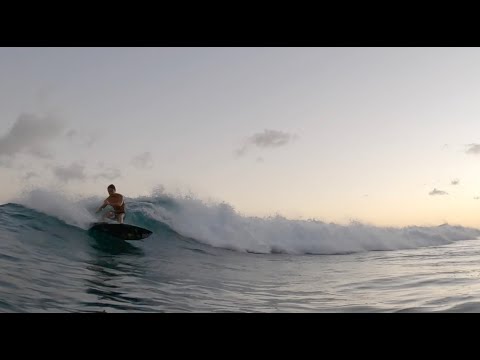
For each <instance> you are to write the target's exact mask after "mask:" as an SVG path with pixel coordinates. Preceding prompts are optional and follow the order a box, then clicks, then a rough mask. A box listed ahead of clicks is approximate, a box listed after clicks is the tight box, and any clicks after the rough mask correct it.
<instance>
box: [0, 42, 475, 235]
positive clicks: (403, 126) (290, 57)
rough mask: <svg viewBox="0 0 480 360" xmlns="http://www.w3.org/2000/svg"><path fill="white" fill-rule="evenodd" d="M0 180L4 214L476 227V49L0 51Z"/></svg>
mask: <svg viewBox="0 0 480 360" xmlns="http://www.w3.org/2000/svg"><path fill="white" fill-rule="evenodd" d="M0 174H1V175H0V179H1V184H2V186H1V187H0V203H2V204H3V203H7V202H9V201H12V199H14V198H15V197H16V196H18V194H21V193H24V192H27V191H30V190H31V189H34V188H37V187H39V188H45V189H49V190H53V191H59V192H64V193H69V194H76V195H78V196H80V197H88V196H102V197H105V196H106V195H107V193H106V187H107V185H108V184H110V183H114V184H115V185H116V186H117V190H118V191H119V192H120V193H122V194H124V195H126V196H127V197H137V196H142V195H149V194H150V193H151V192H152V190H153V189H155V188H157V187H159V186H163V187H164V188H165V190H166V192H168V193H176V192H181V193H187V192H191V193H192V194H194V195H195V196H196V197H198V198H201V199H213V200H214V201H218V202H226V203H228V204H230V205H232V206H233V207H234V208H235V210H236V211H238V212H239V213H241V214H243V215H245V216H269V215H275V214H280V215H283V216H285V217H288V218H292V219H309V218H316V219H319V220H322V221H328V222H335V223H345V222H349V221H350V220H357V221H361V222H365V223H369V224H374V225H378V226H390V225H392V226H406V225H429V226H430V225H439V224H441V223H444V222H448V223H450V224H451V225H464V226H474V227H480V200H479V198H480V48H244V47H243V48H228V47H226V48H0Z"/></svg>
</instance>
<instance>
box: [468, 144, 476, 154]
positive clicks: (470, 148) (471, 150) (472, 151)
mask: <svg viewBox="0 0 480 360" xmlns="http://www.w3.org/2000/svg"><path fill="white" fill-rule="evenodd" d="M467 148H468V149H467V151H465V153H467V154H480V144H468V145H467Z"/></svg>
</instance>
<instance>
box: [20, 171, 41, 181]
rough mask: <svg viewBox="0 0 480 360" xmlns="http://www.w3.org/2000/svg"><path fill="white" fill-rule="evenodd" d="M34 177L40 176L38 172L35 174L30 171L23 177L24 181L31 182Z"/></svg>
mask: <svg viewBox="0 0 480 360" xmlns="http://www.w3.org/2000/svg"><path fill="white" fill-rule="evenodd" d="M32 177H38V174H37V173H36V172H33V171H29V172H27V173H26V174H25V176H24V177H23V179H24V180H30V179H31V178H32Z"/></svg>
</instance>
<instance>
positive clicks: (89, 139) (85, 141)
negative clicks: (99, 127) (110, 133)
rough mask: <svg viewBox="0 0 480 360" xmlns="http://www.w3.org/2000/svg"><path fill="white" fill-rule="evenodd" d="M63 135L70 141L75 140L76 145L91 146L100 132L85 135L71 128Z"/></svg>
mask: <svg viewBox="0 0 480 360" xmlns="http://www.w3.org/2000/svg"><path fill="white" fill-rule="evenodd" d="M65 136H66V137H68V138H69V140H70V141H74V140H75V141H76V142H77V144H78V145H80V146H84V147H91V146H92V145H93V144H95V143H96V142H97V140H98V139H99V138H100V134H99V133H98V132H94V133H90V134H88V135H86V134H80V133H79V132H78V131H77V130H73V129H71V130H69V131H68V132H67V133H66V134H65ZM77 139H78V140H77Z"/></svg>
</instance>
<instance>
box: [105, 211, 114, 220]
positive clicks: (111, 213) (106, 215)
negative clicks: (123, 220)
mask: <svg viewBox="0 0 480 360" xmlns="http://www.w3.org/2000/svg"><path fill="white" fill-rule="evenodd" d="M106 219H110V220H113V219H115V213H114V212H113V211H108V212H107V213H106V214H105V215H103V220H104V221H105V220H106Z"/></svg>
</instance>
